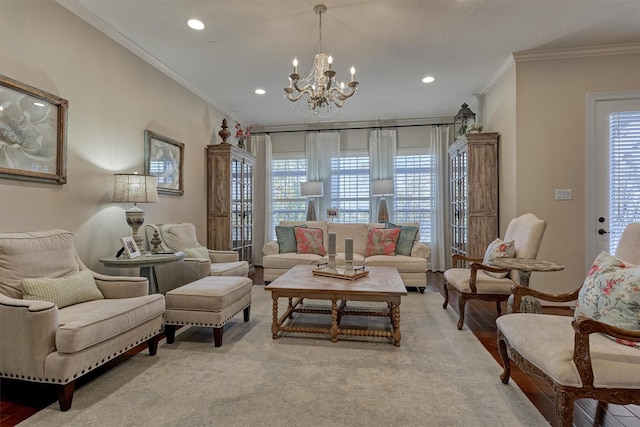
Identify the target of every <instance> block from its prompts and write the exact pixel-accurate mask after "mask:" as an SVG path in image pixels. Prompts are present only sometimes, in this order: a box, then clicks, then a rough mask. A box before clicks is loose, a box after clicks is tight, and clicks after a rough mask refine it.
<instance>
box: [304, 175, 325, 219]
mask: <svg viewBox="0 0 640 427" xmlns="http://www.w3.org/2000/svg"><path fill="white" fill-rule="evenodd" d="M300 194H302V196H303V197H308V198H309V207H308V208H307V221H315V220H316V207H315V204H314V203H313V199H314V198H315V197H322V196H324V183H322V182H320V181H312V182H301V183H300Z"/></svg>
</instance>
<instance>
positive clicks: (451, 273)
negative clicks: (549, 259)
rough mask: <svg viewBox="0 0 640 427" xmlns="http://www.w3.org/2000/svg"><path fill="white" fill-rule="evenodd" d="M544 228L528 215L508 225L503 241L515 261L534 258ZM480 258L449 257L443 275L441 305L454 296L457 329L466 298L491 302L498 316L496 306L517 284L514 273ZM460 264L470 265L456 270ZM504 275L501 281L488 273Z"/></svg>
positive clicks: (462, 320)
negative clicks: (511, 244) (511, 246)
mask: <svg viewBox="0 0 640 427" xmlns="http://www.w3.org/2000/svg"><path fill="white" fill-rule="evenodd" d="M546 229H547V222H546V221H544V220H541V219H538V217H536V216H535V215H534V214H532V213H526V214H524V215H522V216H519V217H518V218H514V219H512V220H511V222H509V225H508V226H507V231H506V232H505V235H504V239H503V240H504V241H505V242H510V241H513V242H514V246H515V255H514V256H515V258H536V257H537V256H538V249H540V243H542V237H543V236H544V232H545V230H546ZM482 261H483V260H482V259H476V258H469V257H466V256H462V255H459V254H455V255H453V268H450V269H448V270H446V271H445V272H444V280H445V286H444V304H443V305H442V308H445V309H446V308H447V305H448V304H449V294H450V293H454V294H456V295H457V297H458V311H459V313H460V318H459V320H458V329H462V327H463V325H464V312H465V305H466V303H467V301H468V300H470V299H480V300H484V301H495V302H496V309H497V311H498V315H500V314H501V313H502V309H501V307H500V303H501V302H502V301H507V300H508V299H509V296H510V295H511V287H512V286H513V285H515V284H517V283H518V282H519V279H518V274H519V273H518V271H517V270H501V269H499V268H496V267H491V266H488V265H484V264H482ZM461 262H467V263H470V266H469V268H457V267H456V266H457V265H459V263H461ZM501 272H502V273H507V274H506V277H504V278H496V277H494V276H493V275H491V274H490V273H501Z"/></svg>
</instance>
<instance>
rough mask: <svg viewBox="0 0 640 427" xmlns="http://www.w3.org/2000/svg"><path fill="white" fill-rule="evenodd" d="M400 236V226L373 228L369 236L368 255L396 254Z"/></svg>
mask: <svg viewBox="0 0 640 427" xmlns="http://www.w3.org/2000/svg"><path fill="white" fill-rule="evenodd" d="M399 236H400V229H399V228H372V229H370V230H369V236H368V237H367V252H366V253H365V255H366V256H368V257H369V256H372V255H395V254H396V244H397V242H398V237H399Z"/></svg>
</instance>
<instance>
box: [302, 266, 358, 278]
mask: <svg viewBox="0 0 640 427" xmlns="http://www.w3.org/2000/svg"><path fill="white" fill-rule="evenodd" d="M317 267H318V268H316V269H315V270H313V275H314V276H325V277H333V278H335V279H344V280H357V279H361V278H363V277H366V276H368V275H369V272H368V271H367V270H365V269H364V267H358V268H354V269H353V274H345V268H344V267H337V268H334V269H329V268H328V264H318V266H317Z"/></svg>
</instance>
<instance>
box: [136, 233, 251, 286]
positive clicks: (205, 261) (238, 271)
mask: <svg viewBox="0 0 640 427" xmlns="http://www.w3.org/2000/svg"><path fill="white" fill-rule="evenodd" d="M145 234H146V237H147V238H146V241H147V245H149V249H152V248H153V245H152V244H151V243H150V242H151V241H152V239H153V238H154V234H157V237H158V238H159V239H160V244H159V249H160V250H162V251H182V252H184V254H185V259H184V261H182V262H179V263H172V264H167V265H158V266H156V267H155V268H156V275H157V279H158V290H159V292H160V293H162V294H165V293H166V292H168V291H170V290H172V289H175V288H177V287H179V286H182V285H185V284H187V283H191V282H193V281H195V280H198V279H201V278H203V277H206V276H241V277H247V276H248V274H249V264H248V263H247V262H246V261H239V255H238V253H237V252H235V251H219V250H211V249H207V248H206V247H205V246H204V245H202V244H200V243H199V242H198V238H197V237H196V227H195V225H193V224H191V223H181V224H147V225H146V226H145Z"/></svg>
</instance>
